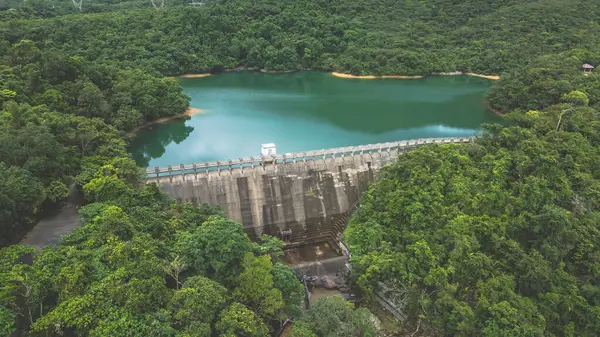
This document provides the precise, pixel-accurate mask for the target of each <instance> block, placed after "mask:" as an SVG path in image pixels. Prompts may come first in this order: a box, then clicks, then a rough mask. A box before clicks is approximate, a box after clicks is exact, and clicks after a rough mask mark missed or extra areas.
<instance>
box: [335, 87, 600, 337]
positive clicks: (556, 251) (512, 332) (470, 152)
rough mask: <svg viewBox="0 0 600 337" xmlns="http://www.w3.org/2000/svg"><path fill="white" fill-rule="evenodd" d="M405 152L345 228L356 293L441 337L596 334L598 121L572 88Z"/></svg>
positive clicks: (599, 299) (599, 294) (599, 304)
mask: <svg viewBox="0 0 600 337" xmlns="http://www.w3.org/2000/svg"><path fill="white" fill-rule="evenodd" d="M564 100H565V103H563V104H559V105H554V106H551V107H549V108H548V109H546V110H544V111H534V110H531V111H528V112H527V113H526V114H518V113H513V114H511V116H509V117H510V119H512V120H513V121H514V123H515V126H511V127H507V128H500V127H497V126H487V127H486V130H487V131H488V134H486V135H485V136H484V137H482V138H481V139H479V140H478V141H477V142H476V143H474V144H472V145H465V146H455V145H445V146H432V147H427V148H423V149H419V150H416V151H413V152H410V153H408V154H406V155H405V156H404V157H403V158H402V160H401V161H398V162H397V163H396V164H395V165H394V166H392V167H389V168H387V170H385V172H384V173H383V174H382V177H381V179H380V180H379V181H378V182H377V183H375V184H374V185H373V186H371V188H370V190H369V192H368V193H367V194H366V195H364V196H363V199H362V201H361V207H360V209H359V210H358V212H357V214H356V216H355V217H354V218H353V219H352V220H351V222H350V224H349V227H348V229H347V230H346V232H345V239H346V241H347V242H348V244H349V247H350V249H351V250H352V262H353V266H354V267H355V269H354V272H355V273H356V277H357V279H358V283H359V284H360V286H361V287H362V288H363V289H364V290H365V291H367V292H373V291H375V290H377V289H379V288H380V287H382V286H387V287H388V288H390V289H392V290H391V293H392V294H393V296H394V297H395V298H397V301H398V303H402V306H403V308H404V310H405V311H406V313H407V314H409V315H410V316H411V317H415V318H418V319H419V320H420V321H423V323H425V322H426V325H427V326H428V327H429V328H430V329H431V330H430V331H431V333H432V334H440V335H447V336H597V335H598V331H600V316H599V313H600V269H599V267H600V264H599V262H600V249H599V248H598V244H597V242H598V240H600V226H599V224H600V222H599V220H600V203H599V200H600V164H599V163H600V137H599V135H600V118H599V117H600V116H599V114H598V111H596V110H594V109H592V108H590V107H588V106H587V103H588V100H587V97H586V96H585V95H584V94H582V93H581V92H574V93H571V94H569V95H566V96H564Z"/></svg>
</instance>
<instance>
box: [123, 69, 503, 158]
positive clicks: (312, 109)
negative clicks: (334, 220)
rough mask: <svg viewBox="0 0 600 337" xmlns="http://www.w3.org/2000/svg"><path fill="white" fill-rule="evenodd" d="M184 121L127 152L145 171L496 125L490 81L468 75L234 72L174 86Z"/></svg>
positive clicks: (147, 134) (154, 130)
mask: <svg viewBox="0 0 600 337" xmlns="http://www.w3.org/2000/svg"><path fill="white" fill-rule="evenodd" d="M180 83H181V85H182V87H183V88H184V90H185V92H186V93H187V94H188V95H189V96H190V97H191V103H190V105H191V107H193V108H197V109H200V110H201V112H200V113H198V114H195V115H193V116H192V117H191V118H190V119H188V120H185V121H184V120H177V121H172V122H169V123H166V124H158V125H154V126H152V127H151V128H149V129H146V130H142V131H140V132H139V134H138V136H137V137H136V139H135V140H134V141H133V143H132V145H131V151H132V153H133V154H134V158H135V159H136V161H137V162H138V163H139V164H140V165H143V166H146V167H154V166H166V165H178V164H181V163H202V162H205V161H215V160H225V159H236V158H240V157H249V156H257V155H259V154H260V144H263V143H275V144H276V145H277V152H278V153H287V152H300V151H306V150H316V149H323V148H332V147H341V146H351V145H361V144H371V143H381V142H390V141H400V140H406V139H415V138H429V137H451V136H467V135H473V134H475V133H477V132H478V130H479V127H480V125H481V124H482V123H492V122H499V121H500V120H501V118H500V117H498V116H496V115H494V113H493V112H491V111H489V110H487V109H486V108H485V104H484V95H485V93H486V91H487V90H488V88H489V86H490V85H491V81H489V80H486V79H481V78H474V77H467V76H438V77H427V78H422V79H369V80H361V79H343V78H336V77H334V76H332V75H330V74H327V73H324V72H300V73H288V74H263V73H258V72H233V73H225V74H219V75H215V76H209V77H205V78H196V79H181V80H180Z"/></svg>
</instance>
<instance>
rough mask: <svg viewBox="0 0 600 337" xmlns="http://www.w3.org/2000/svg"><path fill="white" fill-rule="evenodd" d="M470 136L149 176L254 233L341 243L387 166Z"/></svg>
mask: <svg viewBox="0 0 600 337" xmlns="http://www.w3.org/2000/svg"><path fill="white" fill-rule="evenodd" d="M472 140H473V138H471V137H462V138H459V137H456V138H429V139H418V140H408V141H401V142H393V143H381V144H371V145H362V146H354V147H343V148H334V149H326V150H318V151H307V152H301V153H288V154H283V155H275V156H271V157H250V158H240V159H238V160H228V161H217V162H211V163H203V164H188V165H184V164H181V165H179V166H167V167H156V168H150V169H148V170H147V171H146V173H147V175H148V178H147V182H148V183H153V182H156V183H158V184H159V186H160V188H161V189H162V190H163V191H164V192H166V193H167V194H169V195H170V196H171V197H173V198H176V199H177V201H178V202H192V203H194V204H197V205H199V204H203V203H208V204H211V205H218V206H220V207H221V208H222V209H223V210H224V212H225V213H226V214H227V216H228V217H230V218H231V219H233V220H235V221H238V222H240V223H241V224H243V226H244V229H245V230H246V232H247V233H248V235H249V236H250V237H251V238H252V239H256V238H258V237H260V236H261V235H263V234H269V235H272V236H276V237H279V238H281V239H283V240H284V241H285V242H286V243H287V244H288V245H289V246H294V245H300V244H310V243H317V242H334V243H335V242H337V240H338V238H339V235H340V234H341V233H342V232H343V230H344V229H345V226H346V223H347V221H348V219H349V217H350V216H351V214H352V212H353V211H354V210H355V209H356V207H357V206H358V202H359V199H360V196H361V194H362V193H363V192H364V191H366V190H367V188H368V187H369V185H370V184H371V183H372V182H374V181H375V179H376V178H377V173H378V171H379V170H380V169H381V168H382V167H383V166H385V165H386V164H387V163H392V162H394V161H395V160H396V159H397V158H398V156H400V155H401V154H402V153H405V152H406V151H410V150H412V149H415V148H417V147H420V146H423V145H427V144H447V143H467V142H471V141H472Z"/></svg>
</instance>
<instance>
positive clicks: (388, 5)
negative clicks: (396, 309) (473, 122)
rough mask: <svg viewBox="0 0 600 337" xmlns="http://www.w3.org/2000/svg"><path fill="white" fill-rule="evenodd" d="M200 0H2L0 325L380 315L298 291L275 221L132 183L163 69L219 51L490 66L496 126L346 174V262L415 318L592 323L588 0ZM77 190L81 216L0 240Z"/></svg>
mask: <svg viewBox="0 0 600 337" xmlns="http://www.w3.org/2000/svg"><path fill="white" fill-rule="evenodd" d="M205 2H206V4H205V5H202V6H195V7H193V6H189V5H188V1H173V2H168V3H166V5H165V7H164V8H162V9H160V10H156V9H155V8H154V7H153V5H152V3H151V2H150V1H139V0H134V1H114V0H101V1H96V2H83V3H82V7H81V10H79V9H77V8H74V6H73V3H72V2H71V1H65V0H28V1H24V2H21V1H13V0H0V247H2V246H4V247H5V248H1V249H0V335H2V336H4V335H10V334H11V333H13V332H15V331H16V332H18V333H19V334H20V335H31V336H55V335H56V336H57V335H66V336H88V335H89V336H149V335H152V336H155V335H156V336H163V335H164V336H216V335H219V336H267V335H269V334H270V333H272V332H273V331H274V330H275V328H276V327H277V326H278V325H280V324H281V323H282V322H283V321H284V320H286V319H293V320H295V322H296V324H294V327H295V328H294V331H293V335H294V336H295V337H302V336H371V335H372V336H375V335H376V331H375V327H374V326H373V324H372V322H371V321H370V319H369V318H368V317H369V315H370V314H369V313H368V311H367V310H366V309H364V308H350V307H348V306H347V304H346V303H344V302H343V301H340V299H339V298H331V299H326V300H323V301H322V302H320V303H318V305H315V306H314V307H313V308H312V309H311V310H310V311H308V312H304V311H303V310H301V309H300V298H301V294H302V292H303V286H302V285H301V284H300V283H299V282H298V280H297V279H296V277H295V275H294V274H293V272H292V271H291V269H290V268H289V267H287V266H285V265H283V264H282V263H281V252H282V242H281V241H279V240H278V239H276V238H270V237H264V238H262V240H261V241H260V242H251V241H250V240H249V239H248V237H247V236H246V235H245V234H244V232H243V230H242V228H241V225H240V224H237V223H235V222H233V221H231V220H229V219H226V218H224V217H223V214H222V213H221V211H220V210H218V209H214V208H211V207H204V208H200V209H197V208H194V207H192V206H191V205H186V204H176V203H175V202H174V201H173V200H169V199H168V198H167V197H166V196H165V195H163V194H162V193H160V192H159V191H158V189H157V188H156V186H151V185H150V186H143V183H142V182H143V170H142V169H141V168H139V167H137V166H136V164H135V162H134V161H133V160H132V159H131V156H130V154H129V153H128V152H127V144H128V143H129V141H130V140H131V136H132V135H133V134H134V133H135V131H136V130H137V129H138V128H140V127H142V126H144V125H145V124H146V123H150V122H152V121H154V120H156V119H158V118H164V117H172V116H181V115H182V114H183V113H184V111H185V110H186V109H187V108H188V107H189V97H187V96H186V95H185V94H184V93H183V92H182V90H181V88H180V87H179V85H178V83H177V80H176V79H174V78H172V77H173V76H177V75H181V74H188V73H207V72H211V73H217V72H222V71H226V70H230V69H247V70H258V69H262V70H267V71H281V70H324V71H338V72H343V73H349V74H355V75H371V74H373V75H384V74H385V75H434V74H436V73H442V72H455V71H461V72H474V73H481V74H494V75H500V80H499V81H496V82H495V83H494V84H493V86H492V87H491V88H490V90H489V92H488V94H487V101H488V102H489V104H490V105H491V107H493V108H494V109H495V110H498V111H502V112H504V113H506V114H505V116H506V118H507V119H509V120H510V125H507V126H504V127H502V126H498V125H486V126H484V135H485V136H483V137H481V138H480V139H479V140H478V141H477V142H475V143H474V144H471V145H464V146H462V145H461V146H458V145H450V146H431V147H427V148H423V149H421V150H418V151H415V152H411V153H410V154H408V155H407V156H406V160H403V161H402V162H399V163H397V164H396V165H394V166H392V167H390V168H388V169H387V171H386V172H385V174H384V177H383V178H382V179H381V180H380V181H379V182H378V183H376V184H374V185H373V186H372V187H371V188H370V190H369V192H368V193H367V194H366V195H365V196H363V200H362V202H361V208H360V210H359V211H358V213H357V214H356V216H355V217H354V218H353V219H352V221H351V223H350V224H349V227H348V230H347V232H346V233H345V240H346V241H347V242H348V244H349V245H350V248H351V250H352V252H353V257H352V261H351V262H352V265H353V270H354V273H353V277H354V278H355V281H356V284H357V285H358V286H359V287H360V289H361V290H362V291H363V292H364V293H365V295H367V296H369V294H372V293H373V291H375V290H377V287H380V286H381V285H382V284H383V285H386V286H387V287H388V288H390V289H393V290H394V291H395V292H396V293H397V297H398V302H399V303H402V305H404V306H405V309H404V310H405V311H406V312H407V313H409V314H410V317H409V318H410V321H411V322H412V324H413V325H414V326H417V327H420V329H421V332H422V333H425V332H426V333H428V334H429V335H440V336H442V335H446V336H453V335H457V336H538V335H539V336H542V335H547V336H595V335H597V333H596V332H597V331H600V295H599V294H600V288H599V285H600V278H599V277H600V276H599V275H598V274H597V272H598V270H597V269H596V266H595V265H596V263H597V261H595V259H596V257H599V258H600V252H599V251H598V249H597V248H596V246H597V244H596V242H597V240H598V238H597V236H598V225H597V223H598V221H597V220H598V219H597V218H598V216H599V214H600V213H598V207H599V205H598V204H597V200H600V199H599V198H598V197H599V195H597V193H599V192H598V191H600V185H599V183H600V182H599V180H598V179H599V176H598V175H599V174H600V168H599V167H598V164H597V163H599V162H600V161H599V159H600V158H597V157H598V155H599V150H600V147H599V146H600V144H599V141H600V138H599V137H600V134H599V131H600V130H599V129H598V128H599V125H598V123H599V119H598V113H597V111H598V108H600V81H599V75H598V73H597V72H591V73H587V74H584V72H583V69H582V65H583V64H584V63H589V64H592V65H595V66H598V65H599V64H600V47H599V46H600V4H599V3H597V1H592V0H582V1H571V0H526V1H522V0H500V1H498V0H432V1H426V2H424V1H416V0H403V1H400V0H374V1H354V0H351V1H348V0H295V1H294V0H257V1H249V0H212V1H208V0H207V1H205ZM158 3H159V1H155V4H158ZM73 189H75V190H78V191H81V192H82V193H83V195H84V197H85V202H86V205H85V206H84V207H82V208H81V209H80V215H81V217H82V219H83V222H84V226H82V227H81V228H79V229H77V230H76V231H75V232H73V233H72V234H70V235H68V236H66V237H65V238H64V239H63V241H62V243H61V244H59V245H57V246H53V247H49V248H46V249H44V250H43V251H42V252H35V251H34V250H33V249H31V248H29V247H26V246H22V245H12V244H14V243H16V242H18V241H19V240H20V238H21V237H22V236H23V235H24V234H25V233H26V232H27V231H28V230H29V229H30V228H31V227H32V226H33V225H34V224H35V223H36V222H37V221H38V220H39V219H40V218H41V217H43V216H45V215H46V214H47V213H48V212H51V211H52V210H53V209H55V208H57V207H58V206H59V205H60V204H61V203H63V202H64V201H65V199H66V198H67V196H68V195H69V192H70V191H71V190H73ZM198 303H202V305H198ZM327 321H332V322H336V323H335V324H327ZM423 331H425V332H423ZM410 333H412V331H410V332H409V333H408V335H410Z"/></svg>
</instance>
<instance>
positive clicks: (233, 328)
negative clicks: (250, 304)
mask: <svg viewBox="0 0 600 337" xmlns="http://www.w3.org/2000/svg"><path fill="white" fill-rule="evenodd" d="M216 328H217V330H219V331H220V332H221V335H220V336H223V337H237V336H240V337H266V336H268V335H269V330H268V329H267V326H266V325H265V324H264V323H263V322H262V321H261V320H260V319H259V318H258V317H257V316H256V315H255V314H254V312H252V311H251V310H248V309H247V308H246V307H245V306H244V305H242V304H240V303H237V302H233V303H232V304H231V305H230V306H229V307H227V308H226V309H225V310H223V312H221V315H220V319H219V322H217V325H216Z"/></svg>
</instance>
